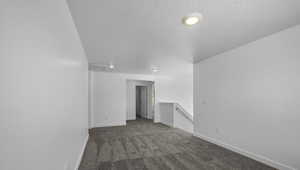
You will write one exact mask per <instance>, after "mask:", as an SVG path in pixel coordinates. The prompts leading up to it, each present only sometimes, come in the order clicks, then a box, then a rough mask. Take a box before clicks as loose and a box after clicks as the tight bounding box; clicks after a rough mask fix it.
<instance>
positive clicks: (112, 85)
mask: <svg viewBox="0 0 300 170" xmlns="http://www.w3.org/2000/svg"><path fill="white" fill-rule="evenodd" d="M128 79H130V80H148V81H153V80H154V78H153V76H150V75H136V74H120V73H109V72H94V71H91V80H90V81H92V84H93V85H92V87H93V89H92V90H91V98H92V106H91V107H92V108H91V109H90V110H91V117H92V119H93V120H92V123H91V124H92V127H103V126H118V125H125V124H126V119H127V116H126V112H127V107H126V102H127V85H126V82H127V80H128ZM134 106H135V105H134Z"/></svg>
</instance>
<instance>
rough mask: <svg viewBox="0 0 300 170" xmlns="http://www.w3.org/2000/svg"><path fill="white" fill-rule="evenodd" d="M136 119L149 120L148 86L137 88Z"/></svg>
mask: <svg viewBox="0 0 300 170" xmlns="http://www.w3.org/2000/svg"><path fill="white" fill-rule="evenodd" d="M135 94H136V97H135V100H136V104H135V106H136V109H135V110H136V119H148V115H147V108H148V101H147V96H148V94H147V86H136V93H135Z"/></svg>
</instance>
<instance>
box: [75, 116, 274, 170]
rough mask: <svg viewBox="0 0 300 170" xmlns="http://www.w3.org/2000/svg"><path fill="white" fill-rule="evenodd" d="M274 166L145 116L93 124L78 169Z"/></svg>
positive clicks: (254, 169) (248, 169) (247, 169)
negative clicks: (110, 124) (111, 124)
mask: <svg viewBox="0 0 300 170" xmlns="http://www.w3.org/2000/svg"><path fill="white" fill-rule="evenodd" d="M127 169H128V170H132V169H136V170H143V169H149V170H189V169H191V170H219V169H220V170H221V169H222V170H274V168H271V167H269V166H266V165H264V164H262V163H259V162H257V161H255V160H252V159H249V158H247V157H244V156H242V155H239V154H237V153H234V152H232V151H229V150H227V149H224V148H222V147H219V146H216V145H214V144H211V143H209V142H206V141H204V140H201V139H199V138H197V137H194V136H192V135H191V134H189V133H187V132H184V131H182V130H179V129H175V128H170V127H167V126H165V125H163V124H159V123H158V124H154V123H152V122H151V121H148V120H136V121H128V122H127V125H126V126H118V127H105V128H94V129H91V130H90V139H89V141H88V144H87V147H86V150H85V153H84V156H83V159H82V161H81V164H80V167H79V170H127Z"/></svg>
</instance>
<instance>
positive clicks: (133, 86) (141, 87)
mask: <svg viewBox="0 0 300 170" xmlns="http://www.w3.org/2000/svg"><path fill="white" fill-rule="evenodd" d="M154 106H155V95H154V82H153V81H144V80H127V120H136V119H149V120H153V119H154Z"/></svg>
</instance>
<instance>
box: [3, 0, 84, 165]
mask: <svg viewBox="0 0 300 170" xmlns="http://www.w3.org/2000/svg"><path fill="white" fill-rule="evenodd" d="M0 11H1V12H0V13H1V14H0V37H1V38H0V82H1V83H0V139H1V140H0V169H1V170H19V169H23V170H41V169H43V170H74V169H75V166H76V163H77V160H78V156H79V155H80V152H81V149H82V147H83V145H84V142H85V140H86V137H87V135H88V133H87V109H88V107H87V101H88V100H87V90H88V88H87V81H88V80H87V79H88V78H87V76H88V72H87V61H86V57H85V54H84V51H83V49H82V46H81V43H80V40H79V37H78V34H77V32H76V29H75V26H74V24H73V21H72V18H71V15H70V13H69V9H68V7H67V4H66V2H65V1H61V0H51V1H39V0H26V1H1V2H0Z"/></svg>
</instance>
